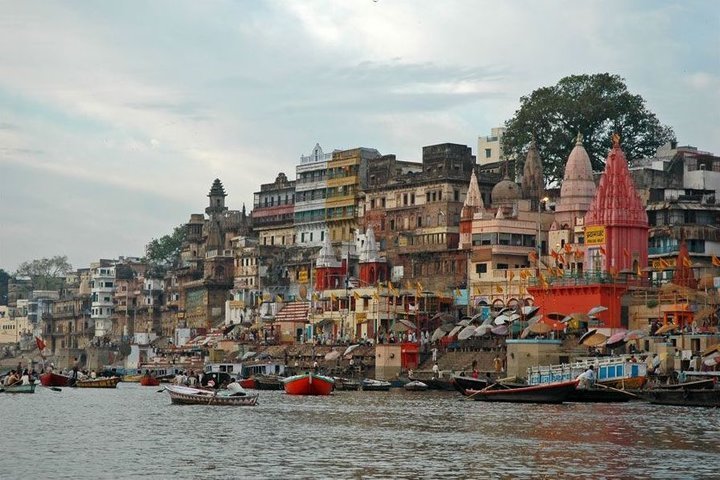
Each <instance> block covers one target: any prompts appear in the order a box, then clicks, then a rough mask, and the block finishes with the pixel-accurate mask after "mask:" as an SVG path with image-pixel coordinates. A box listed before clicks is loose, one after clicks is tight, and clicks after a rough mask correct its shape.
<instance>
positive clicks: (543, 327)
mask: <svg viewBox="0 0 720 480" xmlns="http://www.w3.org/2000/svg"><path fill="white" fill-rule="evenodd" d="M527 328H528V330H529V331H530V332H532V333H537V334H539V335H542V334H545V333H549V332H551V331H552V327H551V326H550V325H548V324H547V323H545V322H536V323H533V324H532V325H530V326H529V327H527Z"/></svg>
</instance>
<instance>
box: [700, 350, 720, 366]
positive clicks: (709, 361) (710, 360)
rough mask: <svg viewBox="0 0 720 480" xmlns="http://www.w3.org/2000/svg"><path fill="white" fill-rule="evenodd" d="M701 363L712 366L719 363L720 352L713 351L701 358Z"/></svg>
mask: <svg viewBox="0 0 720 480" xmlns="http://www.w3.org/2000/svg"><path fill="white" fill-rule="evenodd" d="M703 365H706V366H708V367H714V366H715V365H720V353H718V352H715V353H713V354H712V355H710V356H709V357H707V358H705V359H704V360H703Z"/></svg>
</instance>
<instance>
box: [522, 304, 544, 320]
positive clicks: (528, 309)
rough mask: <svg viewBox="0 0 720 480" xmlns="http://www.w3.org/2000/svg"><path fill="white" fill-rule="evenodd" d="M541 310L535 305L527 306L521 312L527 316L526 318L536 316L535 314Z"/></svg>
mask: <svg viewBox="0 0 720 480" xmlns="http://www.w3.org/2000/svg"><path fill="white" fill-rule="evenodd" d="M538 310H540V307H538V306H535V305H527V306H525V307H522V308H521V309H520V312H521V313H522V314H523V315H525V316H526V317H529V316H530V315H535V312H537V311H538Z"/></svg>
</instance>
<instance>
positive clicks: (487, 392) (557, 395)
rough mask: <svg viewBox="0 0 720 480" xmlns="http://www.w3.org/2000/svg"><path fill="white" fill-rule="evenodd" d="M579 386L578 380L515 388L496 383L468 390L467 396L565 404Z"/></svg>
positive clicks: (493, 400)
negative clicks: (480, 388)
mask: <svg viewBox="0 0 720 480" xmlns="http://www.w3.org/2000/svg"><path fill="white" fill-rule="evenodd" d="M577 384H578V381H577V380H570V381H567V382H557V383H547V384H541V385H529V386H525V387H514V388H513V387H510V386H507V385H502V384H500V383H495V384H492V385H490V386H488V387H485V388H484V389H482V390H466V394H467V396H468V398H472V399H473V400H479V401H483V402H513V403H563V402H564V401H566V400H567V398H568V396H569V395H570V394H571V393H572V392H573V391H574V390H575V389H576V387H577Z"/></svg>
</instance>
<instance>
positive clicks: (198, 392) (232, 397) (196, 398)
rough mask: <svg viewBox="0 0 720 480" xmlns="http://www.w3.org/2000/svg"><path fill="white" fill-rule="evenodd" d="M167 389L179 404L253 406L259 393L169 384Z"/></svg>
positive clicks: (173, 400) (171, 399)
mask: <svg viewBox="0 0 720 480" xmlns="http://www.w3.org/2000/svg"><path fill="white" fill-rule="evenodd" d="M165 390H167V391H168V393H169V394H170V401H171V402H172V403H175V404H178V405H223V406H253V405H256V404H257V400H258V394H257V393H256V394H253V395H248V394H246V393H232V392H230V391H229V390H214V391H213V390H203V389H199V388H192V387H183V386H180V385H168V386H166V387H165Z"/></svg>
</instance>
